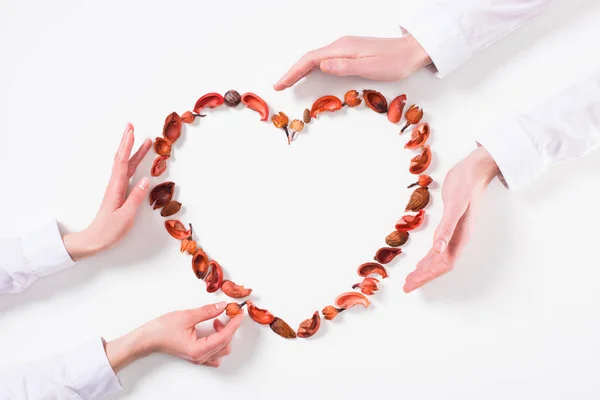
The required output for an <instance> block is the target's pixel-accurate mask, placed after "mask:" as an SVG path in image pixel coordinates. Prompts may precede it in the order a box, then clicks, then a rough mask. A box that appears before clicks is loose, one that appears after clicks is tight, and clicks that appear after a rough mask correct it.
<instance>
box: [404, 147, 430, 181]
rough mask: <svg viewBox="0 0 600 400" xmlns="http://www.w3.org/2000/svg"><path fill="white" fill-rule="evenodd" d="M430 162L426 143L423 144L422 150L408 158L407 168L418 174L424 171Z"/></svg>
mask: <svg viewBox="0 0 600 400" xmlns="http://www.w3.org/2000/svg"><path fill="white" fill-rule="evenodd" d="M430 164H431V149H430V148H429V146H427V145H423V152H422V153H421V154H419V155H418V156H416V157H414V158H413V159H412V160H410V167H408V170H409V171H410V173H411V174H415V175H419V174H422V173H423V172H425V170H426V169H427V168H429V165H430Z"/></svg>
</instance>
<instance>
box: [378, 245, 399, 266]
mask: <svg viewBox="0 0 600 400" xmlns="http://www.w3.org/2000/svg"><path fill="white" fill-rule="evenodd" d="M400 254H402V249H395V248H393V247H382V248H380V249H379V250H377V253H375V261H377V262H378V263H380V264H387V263H389V262H390V261H392V260H393V259H394V258H395V257H396V256H397V255H400Z"/></svg>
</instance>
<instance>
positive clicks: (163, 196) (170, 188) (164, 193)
mask: <svg viewBox="0 0 600 400" xmlns="http://www.w3.org/2000/svg"><path fill="white" fill-rule="evenodd" d="M173 193H175V183H174V182H163V183H160V184H158V185H156V186H155V187H154V189H152V191H151V192H150V205H151V206H153V207H152V208H153V209H155V210H156V209H158V208H162V207H164V206H166V205H167V204H168V203H169V202H170V201H171V199H172V198H173Z"/></svg>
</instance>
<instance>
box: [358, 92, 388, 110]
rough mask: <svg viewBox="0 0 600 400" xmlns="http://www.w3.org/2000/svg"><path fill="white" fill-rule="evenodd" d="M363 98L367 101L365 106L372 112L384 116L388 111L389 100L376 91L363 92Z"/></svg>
mask: <svg viewBox="0 0 600 400" xmlns="http://www.w3.org/2000/svg"><path fill="white" fill-rule="evenodd" d="M363 98H364V99H365V104H366V105H367V107H369V108H370V109H371V110H373V111H375V112H377V113H380V114H383V113H386V112H387V110H388V104H387V100H386V99H385V96H384V95H382V94H381V93H379V92H378V91H376V90H363Z"/></svg>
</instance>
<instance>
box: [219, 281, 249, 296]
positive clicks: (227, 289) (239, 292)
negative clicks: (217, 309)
mask: <svg viewBox="0 0 600 400" xmlns="http://www.w3.org/2000/svg"><path fill="white" fill-rule="evenodd" d="M221 291H222V292H223V293H225V294H226V295H227V296H229V297H231V298H234V299H241V298H243V297H248V296H250V293H252V289H246V288H245V287H243V286H241V285H236V284H235V283H233V282H232V281H230V280H225V281H223V284H222V285H221Z"/></svg>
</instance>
